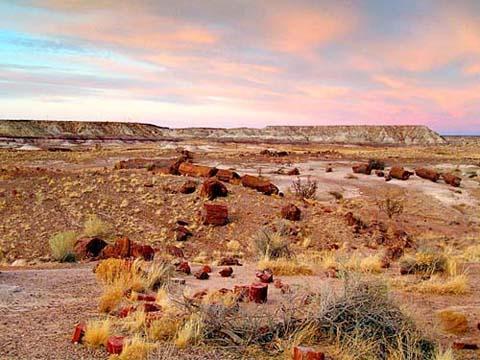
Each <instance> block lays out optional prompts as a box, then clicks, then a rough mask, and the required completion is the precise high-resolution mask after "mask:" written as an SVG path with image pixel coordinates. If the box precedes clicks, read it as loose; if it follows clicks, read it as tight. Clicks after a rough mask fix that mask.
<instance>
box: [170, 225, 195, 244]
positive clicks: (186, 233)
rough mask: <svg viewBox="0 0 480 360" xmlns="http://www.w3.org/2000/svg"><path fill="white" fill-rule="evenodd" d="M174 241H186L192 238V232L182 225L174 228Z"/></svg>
mask: <svg viewBox="0 0 480 360" xmlns="http://www.w3.org/2000/svg"><path fill="white" fill-rule="evenodd" d="M174 231H175V241H187V239H188V238H189V237H190V236H192V235H193V234H192V232H191V231H190V230H188V229H187V228H186V227H185V226H183V225H178V226H177V227H175V230H174Z"/></svg>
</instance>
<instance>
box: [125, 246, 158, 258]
mask: <svg viewBox="0 0 480 360" xmlns="http://www.w3.org/2000/svg"><path fill="white" fill-rule="evenodd" d="M130 256H131V257H134V258H142V259H144V260H147V261H151V260H153V257H154V256H155V250H153V248H152V247H151V246H150V245H139V244H135V243H132V244H131V247H130Z"/></svg>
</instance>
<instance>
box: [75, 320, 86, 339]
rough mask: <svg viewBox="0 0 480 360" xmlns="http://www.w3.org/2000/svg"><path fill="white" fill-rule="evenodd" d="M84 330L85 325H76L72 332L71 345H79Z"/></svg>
mask: <svg viewBox="0 0 480 360" xmlns="http://www.w3.org/2000/svg"><path fill="white" fill-rule="evenodd" d="M85 330H87V325H86V324H85V323H84V322H81V323H78V324H77V325H76V326H75V330H74V331H73V336H72V343H74V344H81V343H82V341H83V337H84V336H85Z"/></svg>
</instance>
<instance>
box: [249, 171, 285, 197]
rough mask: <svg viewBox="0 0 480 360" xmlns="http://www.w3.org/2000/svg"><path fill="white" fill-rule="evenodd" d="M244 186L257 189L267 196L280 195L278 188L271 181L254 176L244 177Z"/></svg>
mask: <svg viewBox="0 0 480 360" xmlns="http://www.w3.org/2000/svg"><path fill="white" fill-rule="evenodd" d="M242 185H243V186H245V187H248V188H251V189H255V190H257V191H259V192H261V193H263V194H265V195H272V194H275V195H276V194H278V193H279V190H278V188H277V187H276V186H275V185H273V184H272V183H271V182H270V181H269V180H267V179H265V178H260V177H257V176H253V175H243V176H242Z"/></svg>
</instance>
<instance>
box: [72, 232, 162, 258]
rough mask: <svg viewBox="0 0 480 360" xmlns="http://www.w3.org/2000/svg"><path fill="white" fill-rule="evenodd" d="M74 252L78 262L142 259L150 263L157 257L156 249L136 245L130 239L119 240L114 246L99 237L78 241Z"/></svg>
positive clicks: (83, 238) (84, 238)
mask: <svg viewBox="0 0 480 360" xmlns="http://www.w3.org/2000/svg"><path fill="white" fill-rule="evenodd" d="M74 251H75V258H76V259H78V260H85V259H92V260H98V259H108V258H117V259H129V258H142V259H144V260H147V261H149V260H153V257H154V256H155V249H154V248H152V247H151V246H150V245H142V244H139V243H136V242H134V241H131V240H130V239H129V238H128V237H123V238H120V239H117V240H116V241H115V243H114V244H109V243H107V242H106V241H105V240H103V239H101V238H99V237H82V238H80V239H78V240H77V241H76V243H75V247H74Z"/></svg>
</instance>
